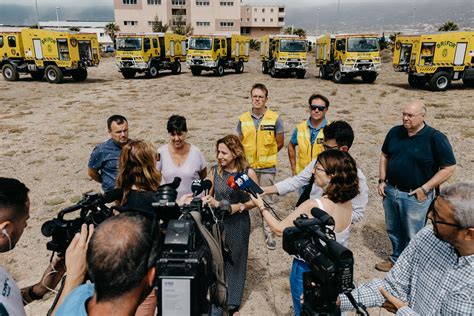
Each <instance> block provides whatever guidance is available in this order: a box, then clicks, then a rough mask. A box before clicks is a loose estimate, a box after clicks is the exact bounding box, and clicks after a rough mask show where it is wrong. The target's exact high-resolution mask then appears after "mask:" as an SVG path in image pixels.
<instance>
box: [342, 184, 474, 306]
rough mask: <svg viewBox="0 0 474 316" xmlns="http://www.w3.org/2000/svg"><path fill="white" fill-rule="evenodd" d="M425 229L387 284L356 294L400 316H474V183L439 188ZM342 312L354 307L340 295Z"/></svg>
mask: <svg viewBox="0 0 474 316" xmlns="http://www.w3.org/2000/svg"><path fill="white" fill-rule="evenodd" d="M428 218H429V219H430V220H431V223H432V227H430V226H426V227H425V228H423V229H422V230H421V231H420V232H419V233H418V234H417V235H416V236H415V238H414V239H412V240H411V241H410V243H409V244H408V246H407V247H406V248H405V250H404V251H403V252H402V253H401V255H400V257H399V258H398V260H397V262H396V263H395V265H394V267H393V268H392V269H391V270H390V272H389V273H388V274H387V275H386V276H385V277H384V278H383V279H374V280H372V281H370V282H368V283H367V284H364V285H361V286H360V287H358V288H357V289H355V290H353V291H352V295H353V296H354V297H355V298H356V299H357V300H358V301H359V302H360V303H362V304H364V305H365V306H366V307H374V306H382V307H384V308H386V309H388V310H389V311H392V312H396V313H397V315H418V314H422V315H472V312H473V311H474V268H473V267H474V183H456V184H451V185H447V186H445V187H443V188H441V193H440V195H439V196H438V197H437V198H435V200H434V201H433V202H432V203H431V206H430V208H429V211H428ZM340 299H341V310H342V311H345V310H349V309H351V308H352V305H351V304H350V303H349V301H348V299H347V297H345V296H343V295H341V296H340Z"/></svg>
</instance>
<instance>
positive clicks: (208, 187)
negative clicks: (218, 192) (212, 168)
mask: <svg viewBox="0 0 474 316" xmlns="http://www.w3.org/2000/svg"><path fill="white" fill-rule="evenodd" d="M201 186H202V189H203V191H204V194H206V195H208V194H209V190H211V188H212V181H211V180H209V179H204V180H202V181H201Z"/></svg>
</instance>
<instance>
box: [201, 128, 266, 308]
mask: <svg viewBox="0 0 474 316" xmlns="http://www.w3.org/2000/svg"><path fill="white" fill-rule="evenodd" d="M216 158H217V165H214V166H212V168H211V170H210V172H209V175H208V179H209V180H211V181H212V184H213V185H212V189H211V192H210V194H209V195H207V196H205V197H203V198H202V199H203V201H204V202H205V203H207V204H209V205H210V206H211V207H214V208H217V207H219V202H220V201H222V200H227V201H229V203H230V204H231V215H230V216H228V217H226V218H225V219H224V224H223V226H224V228H223V230H224V240H225V243H226V244H227V245H228V247H229V249H230V251H231V255H232V261H233V264H232V263H230V262H228V261H226V263H225V275H226V279H227V286H228V291H227V306H228V309H229V315H239V314H238V311H239V308H240V305H241V303H242V296H243V292H244V286H245V277H246V273H247V257H248V246H249V237H250V215H249V213H248V212H247V210H249V209H251V208H253V207H254V204H253V202H252V201H251V200H250V197H249V196H248V194H247V193H245V192H242V191H237V190H234V189H232V188H231V187H229V186H228V184H227V183H228V180H229V178H230V177H232V176H236V175H237V174H238V173H246V174H247V175H248V176H249V177H250V178H251V179H252V180H253V181H255V182H256V183H258V180H257V175H256V173H255V171H253V170H252V169H250V168H249V164H248V162H247V160H246V159H245V155H244V148H243V146H242V143H241V142H240V140H239V138H238V137H237V136H235V135H227V136H225V137H223V138H221V139H219V140H218V141H217V144H216Z"/></svg>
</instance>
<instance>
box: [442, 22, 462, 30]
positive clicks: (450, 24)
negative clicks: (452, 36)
mask: <svg viewBox="0 0 474 316" xmlns="http://www.w3.org/2000/svg"><path fill="white" fill-rule="evenodd" d="M457 30H459V27H458V25H457V24H456V23H454V22H453V21H446V22H444V24H443V25H442V26H441V27H440V28H439V29H438V31H440V32H448V31H457Z"/></svg>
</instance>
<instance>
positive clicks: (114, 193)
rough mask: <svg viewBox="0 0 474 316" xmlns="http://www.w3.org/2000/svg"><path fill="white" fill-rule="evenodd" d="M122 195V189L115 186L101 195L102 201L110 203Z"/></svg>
mask: <svg viewBox="0 0 474 316" xmlns="http://www.w3.org/2000/svg"><path fill="white" fill-rule="evenodd" d="M122 196H123V189H122V188H115V189H112V190H110V191H107V192H105V193H104V195H103V196H102V197H103V199H104V203H111V202H113V201H116V200H120V199H121V198H122Z"/></svg>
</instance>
